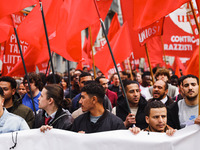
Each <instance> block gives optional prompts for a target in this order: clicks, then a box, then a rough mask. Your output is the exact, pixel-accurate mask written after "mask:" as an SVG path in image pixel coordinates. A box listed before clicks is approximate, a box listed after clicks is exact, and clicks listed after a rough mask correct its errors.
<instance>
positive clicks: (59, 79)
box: [46, 74, 62, 84]
mask: <svg viewBox="0 0 200 150" xmlns="http://www.w3.org/2000/svg"><path fill="white" fill-rule="evenodd" d="M54 75H55V79H56V84H59V83H60V82H61V80H62V77H61V76H60V75H58V74H54ZM46 82H47V83H49V84H54V79H53V74H50V75H48V76H47V78H46Z"/></svg>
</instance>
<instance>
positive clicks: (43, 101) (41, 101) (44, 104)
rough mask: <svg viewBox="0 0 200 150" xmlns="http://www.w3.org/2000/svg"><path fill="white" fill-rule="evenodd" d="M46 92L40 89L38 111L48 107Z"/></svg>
mask: <svg viewBox="0 0 200 150" xmlns="http://www.w3.org/2000/svg"><path fill="white" fill-rule="evenodd" d="M46 93H47V90H46V89H45V88H43V89H42V92H41V95H40V97H39V98H38V100H39V102H38V104H39V108H40V109H44V110H46V108H47V107H48V105H49V99H48V98H47V94H46Z"/></svg>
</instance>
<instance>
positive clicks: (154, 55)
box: [147, 36, 164, 67]
mask: <svg viewBox="0 0 200 150" xmlns="http://www.w3.org/2000/svg"><path fill="white" fill-rule="evenodd" d="M147 48H148V52H149V57H150V61H151V65H152V67H156V65H157V64H160V65H161V66H163V64H164V62H163V50H162V42H161V37H160V36H155V37H153V38H150V39H149V40H148V42H147Z"/></svg>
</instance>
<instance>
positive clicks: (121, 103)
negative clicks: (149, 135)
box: [116, 95, 148, 129]
mask: <svg viewBox="0 0 200 150" xmlns="http://www.w3.org/2000/svg"><path fill="white" fill-rule="evenodd" d="M146 105H147V101H146V99H145V98H144V97H142V96H140V100H139V103H138V110H137V113H136V124H135V125H136V126H137V127H139V128H141V129H144V128H147V127H148V124H147V123H146V121H145V113H144V108H145V106H146ZM128 114H129V111H128V106H127V103H126V100H125V98H124V96H122V95H121V96H120V97H119V98H118V99H117V106H116V115H117V116H118V117H119V118H121V119H122V120H123V121H125V120H126V117H127V116H128Z"/></svg>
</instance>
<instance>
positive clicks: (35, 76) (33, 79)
mask: <svg viewBox="0 0 200 150" xmlns="http://www.w3.org/2000/svg"><path fill="white" fill-rule="evenodd" d="M28 78H29V81H30V83H35V86H36V87H37V88H38V89H39V90H40V91H41V90H42V87H43V83H42V80H41V78H40V76H39V75H38V74H36V73H34V72H31V73H28ZM26 80H27V76H26V75H24V80H23V84H24V85H25V81H26Z"/></svg>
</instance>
